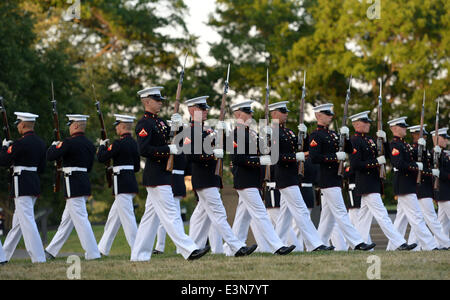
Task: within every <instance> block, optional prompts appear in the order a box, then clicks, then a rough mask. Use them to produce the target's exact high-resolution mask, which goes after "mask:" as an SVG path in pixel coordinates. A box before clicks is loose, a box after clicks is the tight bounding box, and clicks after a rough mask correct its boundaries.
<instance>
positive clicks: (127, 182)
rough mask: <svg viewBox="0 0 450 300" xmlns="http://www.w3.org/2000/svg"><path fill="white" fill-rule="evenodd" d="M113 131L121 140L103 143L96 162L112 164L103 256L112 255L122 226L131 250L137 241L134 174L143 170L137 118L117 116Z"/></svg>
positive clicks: (103, 141)
mask: <svg viewBox="0 0 450 300" xmlns="http://www.w3.org/2000/svg"><path fill="white" fill-rule="evenodd" d="M114 117H115V118H116V122H115V123H114V128H115V130H116V133H117V135H118V136H119V137H120V139H118V140H115V141H114V142H113V143H112V144H111V145H109V146H107V145H108V143H109V140H102V141H100V147H99V149H98V152H97V159H98V161H99V162H100V163H105V162H107V161H110V160H112V161H113V166H112V169H113V194H114V197H115V200H114V203H113V205H112V206H111V209H110V211H109V214H108V220H107V221H106V224H105V228H104V233H103V236H102V238H101V239H100V242H99V243H98V249H99V250H100V253H101V254H102V255H105V256H107V255H109V251H110V250H111V246H112V243H113V241H114V238H115V237H116V235H117V232H118V230H119V228H120V226H121V225H122V227H123V231H124V233H125V237H126V239H127V242H128V245H129V246H130V248H132V247H133V244H134V241H135V239H136V232H137V225H136V217H135V216H134V207H133V199H134V197H135V196H136V195H137V194H138V193H139V189H138V184H137V181H136V175H135V173H137V172H139V170H140V156H139V151H138V146H137V143H136V141H135V140H134V139H133V137H132V135H131V134H132V130H133V129H132V126H133V122H134V120H135V119H136V118H135V117H131V116H125V115H119V114H114Z"/></svg>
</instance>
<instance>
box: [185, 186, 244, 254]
mask: <svg viewBox="0 0 450 300" xmlns="http://www.w3.org/2000/svg"><path fill="white" fill-rule="evenodd" d="M197 195H198V203H197V206H196V207H195V209H194V212H193V213H192V216H191V220H190V226H189V236H190V237H191V238H192V239H193V240H194V241H195V242H196V243H197V244H199V245H205V243H206V238H207V236H208V232H209V229H210V227H211V225H212V226H213V227H214V228H216V229H217V230H218V232H219V233H220V235H221V236H222V238H223V240H224V241H225V243H227V244H228V246H229V247H230V248H231V253H232V255H234V254H235V253H236V252H237V251H238V250H239V249H240V248H242V247H245V243H244V242H242V241H240V240H239V239H238V238H237V237H236V236H235V235H234V233H233V231H232V230H231V226H230V224H228V221H227V213H226V211H225V207H224V206H223V203H222V199H221V196H220V192H219V188H217V187H212V188H204V189H201V190H197Z"/></svg>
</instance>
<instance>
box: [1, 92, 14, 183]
mask: <svg viewBox="0 0 450 300" xmlns="http://www.w3.org/2000/svg"><path fill="white" fill-rule="evenodd" d="M0 112H1V114H2V120H3V131H4V132H5V139H6V140H7V141H10V140H11V131H10V129H9V123H8V116H7V114H6V108H5V104H4V102H3V97H2V96H0ZM12 177H13V169H12V168H9V179H10V180H8V191H11V178H12Z"/></svg>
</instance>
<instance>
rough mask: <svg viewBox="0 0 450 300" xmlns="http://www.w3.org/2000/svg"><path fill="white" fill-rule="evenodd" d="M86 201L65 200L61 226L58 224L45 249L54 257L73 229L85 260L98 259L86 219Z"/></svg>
mask: <svg viewBox="0 0 450 300" xmlns="http://www.w3.org/2000/svg"><path fill="white" fill-rule="evenodd" d="M86 200H87V197H74V198H69V199H67V200H66V207H65V208H64V212H63V214H62V218H61V224H59V227H58V231H57V232H56V234H55V236H54V237H53V239H52V241H51V242H50V244H49V245H48V246H47V248H46V250H47V252H48V253H50V254H51V255H53V256H55V257H56V256H57V255H58V253H59V251H60V250H61V248H62V246H63V245H64V243H65V242H66V241H67V239H68V238H69V236H70V234H71V233H72V230H73V228H74V227H75V230H76V232H77V234H78V238H79V239H80V243H81V247H82V248H83V249H84V251H85V254H84V257H85V259H87V260H90V259H97V258H100V252H99V251H98V247H97V241H96V240H95V236H94V232H93V231H92V227H91V223H90V222H89V219H88V213H87V210H86Z"/></svg>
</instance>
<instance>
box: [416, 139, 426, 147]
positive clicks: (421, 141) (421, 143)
mask: <svg viewBox="0 0 450 300" xmlns="http://www.w3.org/2000/svg"><path fill="white" fill-rule="evenodd" d="M417 144H419V145H420V146H423V147H426V146H427V141H425V139H424V138H420V139H419V140H418V141H417Z"/></svg>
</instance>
